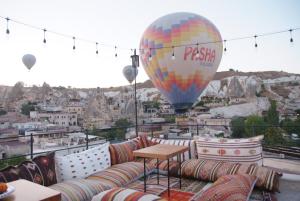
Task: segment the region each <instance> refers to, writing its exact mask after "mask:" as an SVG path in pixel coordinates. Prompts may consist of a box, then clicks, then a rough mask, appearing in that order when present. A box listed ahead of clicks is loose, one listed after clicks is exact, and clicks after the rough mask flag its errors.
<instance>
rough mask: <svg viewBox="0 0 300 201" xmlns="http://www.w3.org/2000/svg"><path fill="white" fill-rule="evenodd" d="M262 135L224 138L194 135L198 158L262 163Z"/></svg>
mask: <svg viewBox="0 0 300 201" xmlns="http://www.w3.org/2000/svg"><path fill="white" fill-rule="evenodd" d="M262 138H263V137H261V136H257V137H253V138H247V139H225V138H205V137H195V140H196V146H197V154H198V158H199V159H206V160H219V161H227V162H239V163H257V164H259V165H262V145H261V140H262Z"/></svg>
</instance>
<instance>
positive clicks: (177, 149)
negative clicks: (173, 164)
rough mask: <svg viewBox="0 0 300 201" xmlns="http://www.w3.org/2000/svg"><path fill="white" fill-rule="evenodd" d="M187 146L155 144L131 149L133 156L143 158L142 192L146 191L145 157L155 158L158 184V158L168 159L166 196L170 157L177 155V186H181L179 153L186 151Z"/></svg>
mask: <svg viewBox="0 0 300 201" xmlns="http://www.w3.org/2000/svg"><path fill="white" fill-rule="evenodd" d="M188 149H189V148H188V147H185V146H176V145H168V144H157V145H154V146H151V147H146V148H143V149H139V150H136V151H133V156H135V157H141V158H144V192H146V188H147V184H146V158H153V159H156V160H157V181H158V184H159V168H158V160H167V161H168V196H170V158H172V157H174V156H176V155H179V187H180V188H181V154H182V153H184V152H186V151H188Z"/></svg>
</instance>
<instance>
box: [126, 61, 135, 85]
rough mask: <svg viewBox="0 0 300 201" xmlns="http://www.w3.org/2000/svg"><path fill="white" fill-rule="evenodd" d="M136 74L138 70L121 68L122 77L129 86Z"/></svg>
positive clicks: (130, 67) (128, 67)
mask: <svg viewBox="0 0 300 201" xmlns="http://www.w3.org/2000/svg"><path fill="white" fill-rule="evenodd" d="M137 74H138V69H137V68H134V67H133V66H131V65H129V66H125V67H124V68H123V75H124V77H125V78H126V79H127V80H128V82H129V83H130V84H131V82H132V81H133V80H134V79H135V78H136V76H137Z"/></svg>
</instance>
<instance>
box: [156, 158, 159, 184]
mask: <svg viewBox="0 0 300 201" xmlns="http://www.w3.org/2000/svg"><path fill="white" fill-rule="evenodd" d="M158 162H159V161H158V158H157V159H156V168H157V184H159V163H158Z"/></svg>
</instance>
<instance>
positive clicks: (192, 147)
mask: <svg viewBox="0 0 300 201" xmlns="http://www.w3.org/2000/svg"><path fill="white" fill-rule="evenodd" d="M151 141H152V142H153V143H155V144H170V145H178V146H185V147H189V150H188V151H186V152H185V153H183V154H182V156H181V157H182V161H183V160H188V159H195V158H197V151H196V144H195V140H164V139H159V138H152V139H151ZM174 160H177V157H174Z"/></svg>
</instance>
